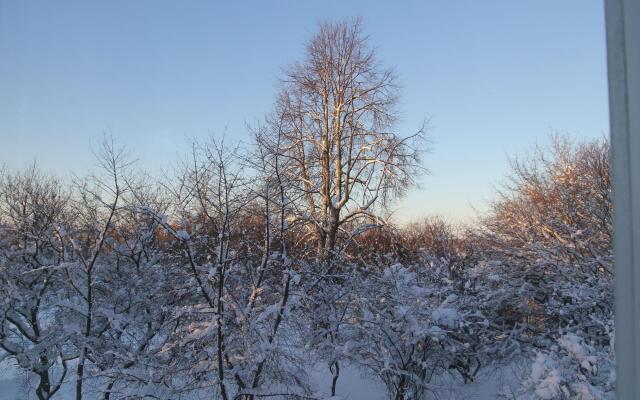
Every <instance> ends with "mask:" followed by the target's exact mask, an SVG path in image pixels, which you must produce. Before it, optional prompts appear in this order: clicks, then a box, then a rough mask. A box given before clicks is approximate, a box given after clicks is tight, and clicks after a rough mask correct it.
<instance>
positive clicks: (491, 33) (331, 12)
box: [0, 0, 608, 221]
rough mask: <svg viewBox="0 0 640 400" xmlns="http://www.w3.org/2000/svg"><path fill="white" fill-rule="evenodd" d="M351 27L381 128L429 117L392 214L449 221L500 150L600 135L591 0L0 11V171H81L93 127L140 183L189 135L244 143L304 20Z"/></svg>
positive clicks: (600, 83)
mask: <svg viewBox="0 0 640 400" xmlns="http://www.w3.org/2000/svg"><path fill="white" fill-rule="evenodd" d="M351 16H362V17H363V18H364V21H365V30H366V31H367V32H368V33H369V34H370V37H371V43H372V44H373V45H374V46H375V47H376V49H377V51H378V54H379V57H380V59H381V60H382V62H383V63H384V64H385V65H388V66H392V67H394V68H395V70H396V71H397V73H398V74H399V76H400V82H401V83H402V85H403V97H402V103H401V109H402V112H403V120H402V122H401V123H400V124H399V126H398V129H399V130H402V131H407V132H408V131H413V130H414V129H415V128H416V127H417V126H418V125H419V124H420V123H421V121H422V120H423V119H424V118H428V119H430V121H431V122H430V130H429V133H430V135H431V138H432V140H433V141H434V145H433V151H432V153H431V154H430V155H429V156H428V157H427V158H426V159H425V165H426V166H427V167H428V168H429V169H430V170H431V175H430V176H426V177H424V178H422V179H421V181H422V187H421V188H420V189H416V190H414V191H412V192H411V193H410V195H409V196H408V197H407V198H406V199H405V200H403V201H402V202H400V203H399V205H398V217H399V218H400V219H401V220H405V221H406V220H409V219H414V218H416V217H417V216H420V215H426V214H434V213H438V214H442V215H444V216H447V217H451V218H454V219H457V220H465V219H467V218H468V217H469V216H471V215H472V214H473V211H472V206H475V207H477V208H480V209H482V206H483V204H484V202H485V201H486V200H488V199H490V198H491V196H492V193H493V189H494V187H495V186H496V185H498V184H499V182H500V181H501V179H502V178H503V176H504V175H505V173H506V171H507V161H506V156H507V155H510V154H514V153H518V152H519V153H522V152H523V151H525V150H526V149H527V148H530V147H531V146H532V145H534V144H535V143H542V142H544V140H545V138H546V137H547V135H548V134H549V133H550V132H551V131H559V132H565V133H570V134H572V135H574V136H575V137H578V138H592V137H601V136H602V135H605V134H607V133H608V106H607V85H606V55H605V36H604V17H603V4H602V1H595V0H572V1H569V0H560V1H559V0H548V1H541V0H536V1H513V0H504V1H482V2H481V1H445V0H438V1H427V0H423V1H413V2H409V1H378V2H371V1H326V0H325V1H322V2H311V1H226V2H214V1H206V2H205V1H201V2H198V1H184V2H183V1H174V2H169V1H158V0H153V1H108V2H98V1H55V2H54V1H41V2H35V1H34V2H31V1H19V0H15V1H8V0H0V160H1V161H2V162H4V163H6V164H7V165H9V166H10V167H12V168H20V167H23V166H25V165H27V164H28V163H30V162H32V161H33V160H34V159H35V160H37V161H38V162H39V163H40V165H41V166H43V167H44V168H45V169H47V170H52V171H55V172H57V173H58V174H60V175H63V176H68V175H69V174H70V173H71V172H76V173H83V172H85V171H86V170H87V168H89V167H91V166H93V165H94V164H95V163H94V161H93V159H92V154H91V153H90V152H89V151H88V150H89V149H90V148H91V146H94V147H95V145H96V143H98V142H99V140H100V139H101V137H102V133H103V132H105V131H107V132H109V133H111V134H112V135H113V136H114V137H115V138H116V139H117V140H118V141H120V142H121V143H123V144H125V145H126V146H127V147H128V148H129V149H130V150H131V151H132V152H133V153H134V154H135V155H136V156H137V157H139V158H141V165H142V166H143V167H145V168H148V169H150V170H152V171H153V170H157V169H159V168H160V167H161V166H166V165H169V164H171V163H172V162H174V161H175V160H176V157H177V156H178V155H179V154H182V153H184V152H185V151H186V149H187V148H188V138H191V137H198V138H200V137H205V136H207V135H211V134H214V135H216V134H222V133H223V132H225V131H226V132H227V135H230V136H232V135H237V136H238V137H240V138H242V137H246V133H245V122H253V121H256V120H258V119H260V118H261V117H262V116H263V115H264V113H265V112H267V111H268V110H269V109H270V107H271V105H272V102H273V99H274V95H275V92H276V89H277V78H278V76H279V73H280V71H281V67H283V66H285V65H287V64H288V63H290V62H292V61H295V60H297V59H299V58H301V57H302V55H303V51H304V43H305V41H306V40H307V39H308V38H309V37H310V36H311V35H313V33H314V32H315V30H316V27H317V24H318V22H319V21H320V20H323V19H339V18H343V17H351Z"/></svg>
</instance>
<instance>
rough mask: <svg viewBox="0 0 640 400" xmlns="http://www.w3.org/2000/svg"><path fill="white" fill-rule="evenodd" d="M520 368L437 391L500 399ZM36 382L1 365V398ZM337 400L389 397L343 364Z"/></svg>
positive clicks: (320, 393)
mask: <svg viewBox="0 0 640 400" xmlns="http://www.w3.org/2000/svg"><path fill="white" fill-rule="evenodd" d="M517 371H518V370H517V368H516V367H515V366H513V365H510V366H508V367H503V368H500V369H498V370H495V371H492V372H485V373H484V374H483V375H482V376H481V377H479V379H478V380H477V382H474V383H471V384H467V385H461V384H460V383H459V382H452V381H442V382H440V383H434V391H435V392H434V394H436V395H437V397H435V396H434V397H435V398H437V399H439V400H454V399H473V400H490V399H498V398H500V397H499V396H500V394H501V393H504V392H505V391H506V392H509V389H508V388H513V387H514V385H515V384H516V382H517V381H518V380H517V376H516V375H517V374H518V372H517ZM311 375H312V376H313V379H314V381H315V387H316V390H317V393H316V396H317V397H318V398H323V399H329V398H330V393H329V388H330V383H331V374H330V373H329V369H328V368H327V367H325V366H324V365H317V366H316V368H314V371H312V374H311ZM33 384H34V381H33V380H31V381H29V379H27V378H26V377H25V376H22V375H20V374H19V373H18V372H17V369H16V368H15V367H14V366H12V365H9V364H8V363H4V364H2V366H1V368H0V400H32V399H35V398H36V397H35V393H34V390H33ZM337 393H338V396H336V398H335V399H336V400H338V399H340V400H386V399H387V395H386V393H385V389H384V385H383V384H382V383H381V382H380V381H378V380H376V379H373V378H367V377H364V376H363V374H362V373H360V371H358V369H357V368H355V367H353V366H349V365H345V366H343V369H342V371H341V374H340V379H339V380H338V385H337ZM73 396H74V386H73V381H72V379H70V380H69V382H67V384H65V385H64V386H63V387H62V389H61V390H60V392H58V393H57V394H56V395H55V396H54V399H60V400H64V399H69V398H72V397H73ZM185 400H186V399H185Z"/></svg>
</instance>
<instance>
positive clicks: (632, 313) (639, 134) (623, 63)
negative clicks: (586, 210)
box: [605, 0, 640, 400]
mask: <svg viewBox="0 0 640 400" xmlns="http://www.w3.org/2000/svg"><path fill="white" fill-rule="evenodd" d="M605 14H606V25H607V59H608V75H609V108H610V119H611V152H612V183H613V204H614V210H613V212H614V254H615V273H616V358H617V379H618V385H617V397H618V399H623V400H626V399H629V400H635V399H640V2H639V1H637V0H605Z"/></svg>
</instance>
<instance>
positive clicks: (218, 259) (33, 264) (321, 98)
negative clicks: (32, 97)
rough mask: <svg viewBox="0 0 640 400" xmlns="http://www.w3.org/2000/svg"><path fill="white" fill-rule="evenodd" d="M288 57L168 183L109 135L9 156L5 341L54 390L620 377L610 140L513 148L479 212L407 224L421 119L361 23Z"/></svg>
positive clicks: (2, 215) (540, 394)
mask: <svg viewBox="0 0 640 400" xmlns="http://www.w3.org/2000/svg"><path fill="white" fill-rule="evenodd" d="M285 75H286V76H285V77H284V78H283V81H282V88H281V91H280V94H279V96H278V99H277V101H276V106H275V107H274V110H273V112H272V113H270V114H269V115H268V116H267V117H266V118H265V121H264V123H263V124H261V125H260V126H257V127H255V128H254V129H252V131H251V134H252V138H253V141H252V143H251V145H248V146H239V147H230V146H229V145H228V144H226V143H224V142H222V141H216V140H213V139H212V140H210V141H208V142H206V143H194V145H193V150H192V152H191V154H190V155H189V157H188V158H187V161H185V162H184V163H182V164H181V165H179V166H177V167H176V169H175V174H174V175H172V176H169V177H166V178H165V179H163V180H161V181H160V182H156V181H155V180H153V179H150V178H149V177H148V176H146V175H144V174H143V173H141V172H140V171H138V170H137V168H136V165H135V163H132V162H130V161H129V159H128V158H127V157H126V155H125V154H126V153H125V152H124V151H123V150H120V149H119V148H118V146H117V145H115V144H113V142H111V141H109V140H105V142H104V143H103V146H102V148H101V152H100V154H99V156H98V160H99V162H100V166H101V169H100V170H98V171H95V173H94V174H90V175H88V176H86V177H83V178H77V179H75V180H74V182H72V183H70V184H66V183H63V182H62V181H60V180H59V179H57V178H56V177H53V176H50V175H48V174H45V173H43V172H42V171H40V170H38V168H36V167H32V168H29V169H27V170H24V171H18V172H15V171H8V170H5V171H3V173H2V174H1V178H0V314H1V316H2V319H1V323H0V349H2V350H1V353H0V354H1V357H2V358H3V359H4V358H7V359H11V360H13V361H14V362H15V363H16V365H17V366H18V367H19V368H20V369H21V370H23V371H25V372H26V373H27V374H29V375H31V376H33V377H35V385H34V386H35V394H36V395H37V397H38V398H39V399H49V398H52V397H56V394H58V396H59V393H61V392H60V391H61V387H62V386H63V385H64V384H72V385H73V393H74V395H75V397H76V399H78V400H80V399H83V398H85V399H86V398H102V399H118V398H162V399H177V398H188V396H203V395H206V396H208V397H212V398H220V399H224V400H228V399H257V398H262V397H280V398H320V397H321V396H322V394H320V393H319V392H317V390H322V391H323V392H324V393H326V394H327V395H331V396H333V395H339V394H340V393H339V391H338V390H337V388H338V383H339V382H340V372H341V370H343V369H344V368H345V366H349V367H357V368H359V369H360V370H362V371H363V373H366V374H369V375H371V376H376V377H377V378H378V379H379V380H380V381H382V382H383V383H384V385H385V386H386V388H387V390H388V393H389V396H390V398H393V399H398V400H400V399H418V398H427V397H429V396H431V395H434V394H435V393H436V390H437V389H436V386H437V385H436V384H435V383H437V382H442V380H443V379H451V380H454V381H456V380H457V381H460V382H462V383H468V382H471V381H473V380H474V379H476V378H477V377H478V376H480V375H481V374H482V371H484V370H485V369H488V368H492V367H495V366H497V365H504V364H508V363H510V362H513V361H514V360H523V359H531V363H532V367H531V373H530V376H528V377H527V379H526V380H524V381H523V382H522V386H521V388H519V389H518V391H517V393H512V394H511V395H512V396H514V397H517V398H524V397H526V396H529V397H532V398H543V399H554V398H574V397H576V396H577V397H578V398H583V399H587V398H594V399H595V398H597V399H601V398H606V397H607V396H612V393H613V386H614V381H615V377H614V376H612V375H611V374H610V373H611V372H612V370H613V369H612V368H613V353H612V350H611V349H612V345H613V337H614V336H613V325H612V318H613V308H612V296H613V289H612V282H613V279H612V276H613V273H614V271H613V266H612V251H611V199H610V191H611V187H610V182H609V167H610V164H609V148H608V143H607V142H606V141H604V140H601V141H592V142H584V143H577V144H576V143H572V142H571V141H569V140H568V139H563V138H554V139H553V140H552V141H551V144H550V146H549V147H548V148H544V149H538V150H535V151H533V152H532V153H531V157H530V158H527V159H524V160H514V161H513V164H512V176H511V177H510V179H509V182H508V184H506V185H505V186H504V188H503V190H502V191H501V192H500V193H498V195H497V197H496V200H495V202H494V203H492V204H491V207H490V211H489V212H488V213H486V215H483V216H481V217H479V220H478V222H477V224H475V225H473V226H471V227H452V226H451V225H450V224H448V223H447V221H445V220H443V219H441V218H430V219H426V220H424V221H422V222H419V223H415V224H412V225H408V226H394V225H393V224H392V223H390V222H389V221H386V220H385V215H386V214H385V211H386V209H387V206H388V205H391V204H393V200H394V199H395V198H397V197H398V196H399V195H402V194H403V193H404V192H405V191H406V190H407V189H409V188H410V187H411V185H412V184H413V180H412V179H413V177H415V176H416V174H419V173H420V172H421V171H420V169H421V167H420V165H421V163H420V152H421V149H422V144H421V143H422V139H423V132H422V130H421V129H419V130H418V131H417V133H416V134H414V135H405V136H402V135H400V134H396V133H392V131H393V129H392V128H393V126H394V122H395V119H396V111H395V108H394V107H395V104H396V102H397V86H396V84H395V78H394V76H393V74H392V73H391V72H390V71H388V70H383V69H381V68H380V67H379V64H378V62H377V60H376V58H375V55H374V53H373V52H372V51H371V50H369V48H368V45H367V42H366V39H365V37H364V36H363V35H362V33H361V28H360V23H359V21H347V22H342V23H337V24H324V25H322V26H321V29H320V31H319V33H318V34H317V35H316V36H315V37H314V38H313V39H312V40H311V41H310V42H309V44H308V48H307V57H306V59H305V60H304V61H303V62H301V63H297V64H294V65H293V66H292V67H290V68H289V69H288V70H287V71H286V73H285ZM318 365H325V366H326V368H328V369H329V371H330V373H331V376H332V379H331V382H330V385H329V387H327V388H315V387H313V383H312V377H311V376H310V372H309V371H311V370H312V369H313V368H315V367H317V366H318ZM589 396H590V397H589Z"/></svg>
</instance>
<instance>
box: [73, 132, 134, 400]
mask: <svg viewBox="0 0 640 400" xmlns="http://www.w3.org/2000/svg"><path fill="white" fill-rule="evenodd" d="M97 156H98V161H99V163H100V168H101V170H102V173H103V174H104V175H103V176H99V175H93V176H91V177H89V178H88V179H86V180H82V181H80V182H78V184H77V196H76V198H75V201H74V205H73V209H74V215H75V218H76V228H75V229H74V232H73V233H72V234H71V235H67V238H68V240H69V241H70V244H71V247H72V248H73V250H74V252H75V255H76V257H77V259H78V260H79V266H80V268H79V274H77V275H76V277H75V278H74V276H73V275H72V274H70V275H69V284H70V285H71V286H72V287H73V288H74V290H75V291H76V293H77V295H78V296H79V297H80V298H81V299H82V300H83V303H84V306H85V310H84V313H83V321H84V326H83V328H82V333H81V336H82V338H81V339H80V340H81V342H80V343H79V344H78V346H79V359H78V365H77V369H76V400H81V399H82V396H83V393H82V392H83V383H84V379H85V366H86V363H87V360H88V359H90V358H91V348H90V347H91V346H90V344H91V342H92V338H93V335H94V333H95V332H94V327H93V324H94V321H93V319H94V313H95V308H96V299H95V287H96V284H95V282H94V278H95V274H96V269H97V267H98V264H99V259H100V256H101V252H102V250H103V247H104V245H105V243H106V241H107V238H108V236H109V235H110V233H111V232H112V230H113V226H112V223H113V222H114V220H115V218H116V216H117V214H118V213H119V212H120V202H121V200H122V197H123V194H124V193H125V192H126V190H127V187H126V185H125V182H124V180H123V174H124V170H125V169H126V168H127V167H128V166H129V165H130V163H131V162H130V161H129V160H127V157H126V155H125V153H124V150H123V149H118V148H116V147H115V144H114V142H113V139H108V138H105V139H104V141H103V142H102V144H101V148H100V152H99V153H98V155H97Z"/></svg>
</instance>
